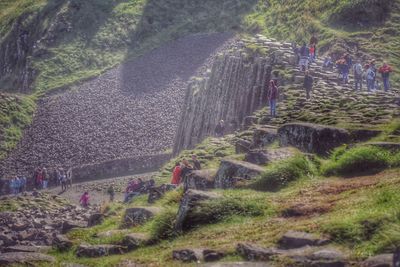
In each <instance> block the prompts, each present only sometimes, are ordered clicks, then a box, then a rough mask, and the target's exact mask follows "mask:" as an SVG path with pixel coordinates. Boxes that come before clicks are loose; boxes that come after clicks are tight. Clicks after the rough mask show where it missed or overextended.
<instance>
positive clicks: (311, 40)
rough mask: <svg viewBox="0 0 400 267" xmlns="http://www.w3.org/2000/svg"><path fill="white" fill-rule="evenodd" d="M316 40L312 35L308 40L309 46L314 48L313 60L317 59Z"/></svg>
mask: <svg viewBox="0 0 400 267" xmlns="http://www.w3.org/2000/svg"><path fill="white" fill-rule="evenodd" d="M317 44H318V38H317V37H316V36H315V34H313V35H312V36H311V38H310V46H312V47H314V60H315V59H316V58H317Z"/></svg>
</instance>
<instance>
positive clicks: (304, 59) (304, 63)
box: [299, 43, 310, 71]
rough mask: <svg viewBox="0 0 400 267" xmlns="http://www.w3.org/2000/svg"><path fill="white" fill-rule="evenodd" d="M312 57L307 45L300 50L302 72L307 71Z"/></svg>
mask: <svg viewBox="0 0 400 267" xmlns="http://www.w3.org/2000/svg"><path fill="white" fill-rule="evenodd" d="M309 57H310V49H309V48H308V47H307V45H306V43H304V44H303V46H302V47H301V48H300V63H299V65H300V70H301V71H306V69H307V68H308V60H309Z"/></svg>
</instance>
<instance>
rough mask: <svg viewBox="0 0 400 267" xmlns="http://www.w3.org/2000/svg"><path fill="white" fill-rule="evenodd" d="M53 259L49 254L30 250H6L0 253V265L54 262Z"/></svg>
mask: <svg viewBox="0 0 400 267" xmlns="http://www.w3.org/2000/svg"><path fill="white" fill-rule="evenodd" d="M54 261H55V259H54V258H53V257H51V256H49V255H45V254H42V253H32V252H8V253H2V254H1V253H0V266H10V265H12V264H30V265H31V264H34V263H39V262H54Z"/></svg>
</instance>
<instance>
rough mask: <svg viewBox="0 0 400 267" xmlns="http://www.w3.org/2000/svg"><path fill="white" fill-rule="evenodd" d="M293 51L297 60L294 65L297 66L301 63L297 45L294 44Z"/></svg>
mask: <svg viewBox="0 0 400 267" xmlns="http://www.w3.org/2000/svg"><path fill="white" fill-rule="evenodd" d="M292 49H293V53H294V55H295V58H296V59H295V64H294V65H295V66H297V65H298V64H299V63H300V49H299V48H298V47H297V44H296V43H292Z"/></svg>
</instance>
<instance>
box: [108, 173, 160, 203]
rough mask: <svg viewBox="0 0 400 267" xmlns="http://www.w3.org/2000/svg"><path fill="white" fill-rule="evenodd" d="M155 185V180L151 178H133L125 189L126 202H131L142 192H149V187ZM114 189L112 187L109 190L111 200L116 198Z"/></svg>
mask: <svg viewBox="0 0 400 267" xmlns="http://www.w3.org/2000/svg"><path fill="white" fill-rule="evenodd" d="M154 186H155V181H154V180H153V179H150V180H148V181H143V179H142V178H137V179H132V180H131V181H130V182H129V183H128V186H127V187H126V189H125V196H124V203H128V202H130V201H131V200H132V199H133V198H134V197H136V196H138V195H140V194H142V193H147V192H148V191H149V189H150V188H152V187H154ZM113 191H114V190H113V189H112V190H111V189H110V188H109V189H108V190H107V192H108V194H109V196H110V201H113V200H114V193H113Z"/></svg>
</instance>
